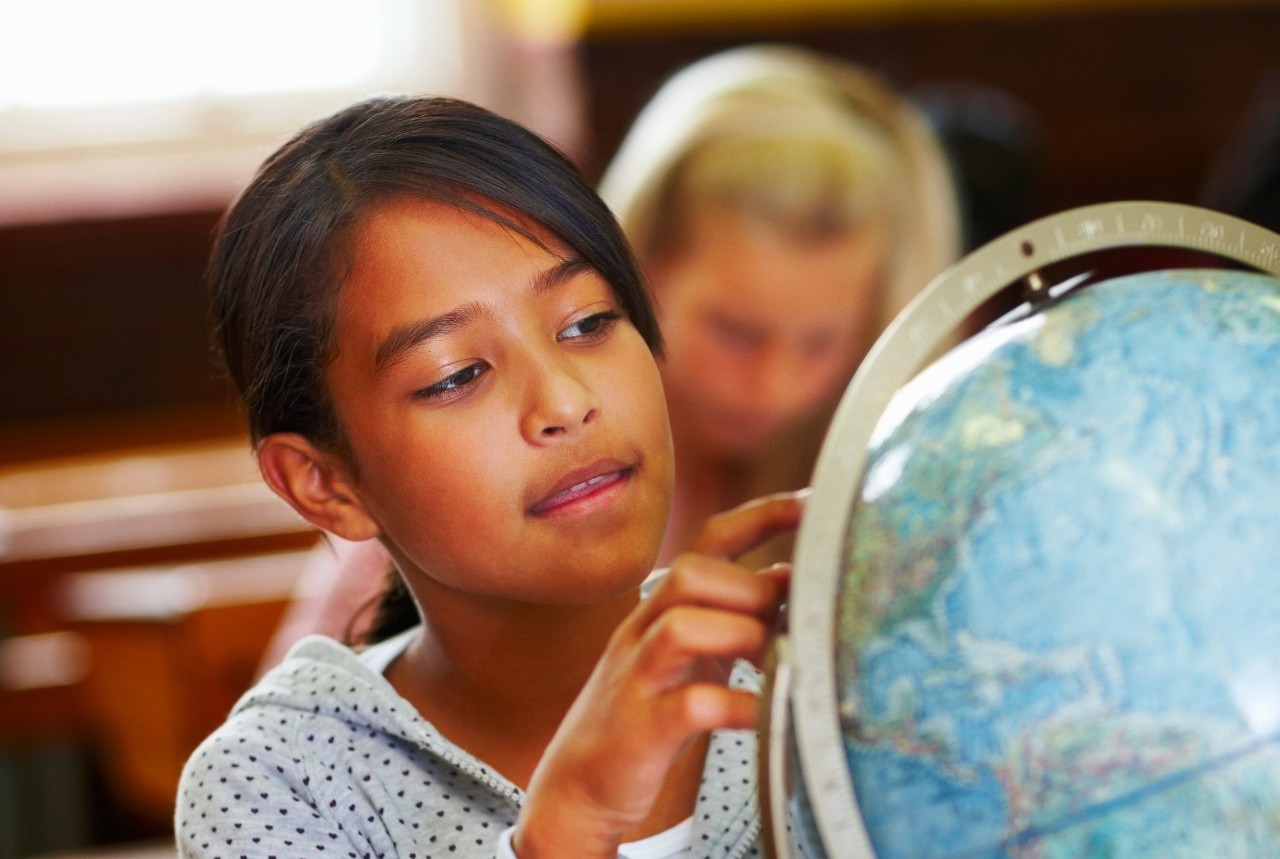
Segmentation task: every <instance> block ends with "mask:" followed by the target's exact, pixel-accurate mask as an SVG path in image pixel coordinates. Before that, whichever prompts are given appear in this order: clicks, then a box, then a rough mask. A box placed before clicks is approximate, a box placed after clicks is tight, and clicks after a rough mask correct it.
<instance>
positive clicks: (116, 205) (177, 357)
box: [0, 0, 1280, 859]
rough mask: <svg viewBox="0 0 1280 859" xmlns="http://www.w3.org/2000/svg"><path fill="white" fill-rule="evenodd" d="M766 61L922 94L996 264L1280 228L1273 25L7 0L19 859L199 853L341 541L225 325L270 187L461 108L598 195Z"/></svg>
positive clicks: (1263, 11) (1171, 2) (2, 85)
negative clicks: (329, 116) (244, 242)
mask: <svg viewBox="0 0 1280 859" xmlns="http://www.w3.org/2000/svg"><path fill="white" fill-rule="evenodd" d="M760 41H785V42H794V43H798V44H803V45H807V46H809V47H813V48H817V49H820V50H823V51H826V52H829V53H831V54H835V55H838V56H843V57H847V58H849V59H852V60H855V61H857V62H859V63H862V64H863V65H865V66H867V67H869V68H871V69H873V70H875V71H877V72H879V73H880V74H882V75H883V76H884V77H885V78H886V79H887V80H888V81H889V82H890V83H892V84H894V85H896V86H897V87H898V88H900V89H902V90H903V91H905V92H908V93H909V94H911V95H912V97H913V98H915V99H916V100H917V101H918V103H919V104H920V105H921V106H922V107H923V108H924V109H925V111H926V113H927V114H928V116H929V117H930V118H931V119H932V120H933V121H934V122H935V124H936V127H937V128H938V130H939V133H940V134H941V136H942V139H943V141H944V143H945V144H946V145H947V148H948V152H949V154H950V156H951V158H952V163H953V166H954V167H955V169H956V176H957V183H958V185H959V188H960V191H961V197H962V199H963V201H964V202H965V203H966V210H965V228H966V236H965V241H966V244H967V245H968V246H969V247H973V246H976V245H978V244H980V243H982V242H983V241H985V240H987V239H990V238H994V237H995V236H996V235H998V234H1000V233H1001V232H1003V231H1004V230H1006V229H1009V228H1012V227H1014V226H1016V225H1018V224H1019V223H1023V222H1025V221H1026V220H1029V219H1031V218H1034V217H1038V216H1041V215H1046V214H1050V213H1053V212H1057V211H1060V210H1062V209H1065V208H1069V207H1073V206H1077V205H1083V204H1088V203H1096V202H1103V201H1108V200H1119V199H1153V200H1167V201H1175V202H1185V203H1200V204H1207V205H1211V206H1214V207H1216V208H1222V209H1225V210H1228V211H1235V212H1236V213H1237V214H1243V215H1245V216H1247V217H1251V218H1252V219H1255V220H1259V221H1265V220H1266V218H1268V217H1270V216H1271V215H1270V214H1269V213H1270V212H1271V211H1272V210H1273V209H1274V207H1275V200H1276V193H1275V191H1274V187H1275V182H1276V180H1275V174H1276V170H1275V167H1274V163H1275V162H1276V161H1277V158H1278V157H1280V151H1277V147H1276V146H1275V145H1273V144H1274V143H1275V141H1276V139H1277V138H1276V137H1275V136H1274V135H1275V128H1276V127H1277V126H1278V125H1280V123H1277V121H1276V117H1277V116H1280V112H1277V110H1276V104H1277V101H1278V100H1280V53H1277V51H1276V47H1275V46H1276V44H1277V43H1278V42H1280V4H1276V3H1274V2H1261V0H1259V2H1243V0H1236V1H1235V2H1228V0H305V2H304V0H219V2H217V3H202V2H196V0H113V2H111V3H103V2H100V0H44V2H39V3H36V2H20V0H0V859H3V857H14V856H33V855H49V854H67V853H71V852H76V853H78V852H81V851H94V852H109V853H115V852H118V851H121V850H126V849H127V850H133V851H141V852H146V853H148V854H150V853H154V854H155V855H159V856H163V855H166V854H171V853H172V848H171V847H169V846H168V839H169V837H170V829H169V827H170V817H171V812H172V798H173V793H174V790H175V787H176V781H177V776H178V771H179V769H180V768H181V765H182V762H183V760H184V759H185V758H186V756H187V755H188V754H189V753H190V751H191V750H192V749H193V748H194V746H195V744H196V743H198V742H199V740H200V739H201V738H202V737H203V736H204V735H205V734H207V733H208V732H209V731H210V730H212V729H213V728H214V727H215V726H216V725H217V724H218V723H219V722H220V721H221V719H222V718H223V716H224V715H225V714H226V712H227V710H228V708H229V707H230V706H231V704H232V703H233V702H234V701H235V699H236V697H237V696H238V695H239V694H240V693H241V692H242V691H243V690H244V689H245V688H246V687H247V685H248V684H249V683H250V682H251V680H252V678H253V676H254V672H255V670H256V666H257V662H258V659H259V657H260V655H261V652H262V649H263V647H264V646H265V644H266V642H267V639H268V638H269V636H270V634H271V632H272V629H273V627H274V625H275V623H276V621H277V619H278V618H279V616H280V613H281V611H282V609H283V607H284V605H285V603H286V601H287V599H288V597H289V594H290V591H291V589H292V588H293V585H294V582H295V580H296V579H297V576H298V573H299V572H300V569H301V566H302V564H301V558H302V556H303V555H304V554H305V553H306V551H307V550H308V549H309V548H310V547H311V546H313V545H314V543H315V540H316V536H315V535H314V534H313V533H312V532H311V531H310V530H309V529H307V528H306V527H304V526H303V524H302V523H301V522H300V521H299V520H298V519H297V518H296V517H295V516H293V514H292V513H291V512H290V511H288V510H287V509H286V508H285V507H284V506H283V504H282V503H280V502H278V501H277V500H276V499H275V498H274V497H273V496H271V495H270V494H269V493H268V492H267V490H266V489H265V488H264V487H263V486H261V485H260V482H259V481H258V479H257V475H256V471H255V467H254V464H253V462H252V460H251V458H250V457H249V454H248V450H247V446H246V444H245V442H244V441H243V440H242V434H241V425H240V419H239V416H238V415H237V412H236V409H235V406H234V403H233V400H232V398H231V395H230V390H229V386H228V385H227V384H226V382H225V381H224V380H223V379H222V378H220V376H219V375H218V373H217V370H216V366H215V363H214V361H213V358H212V354H211V351H210V347H209V339H208V337H207V335H206V330H205V327H206V326H205V315H204V314H205V310H204V308H205V294H204V287H203V283H202V269H203V266H204V263H205V258H206V256H207V253H208V248H209V243H210V236H211V233H212V230H213V228H214V225H215V223H216V221H217V218H218V216H219V214H220V212H221V211H222V209H223V208H224V207H225V206H226V204H227V203H228V201H229V200H230V198H231V197H232V195H233V194H234V193H235V191H236V190H237V189H238V188H239V187H240V185H241V184H243V183H244V182H245V181H246V179H247V177H248V176H249V175H250V173H251V172H252V170H253V169H254V167H255V166H256V165H257V163H258V162H259V161H261V160H262V158H263V157H265V155H267V154H268V153H269V152H270V151H271V150H272V149H273V148H274V147H275V146H276V145H277V144H278V143H280V142H281V141H282V140H283V139H284V138H285V137H287V136H288V135H289V134H290V133H291V132H293V131H294V130H296V129H297V128H298V126H299V125H301V124H302V123H304V122H306V121H308V120H310V119H313V118H316V117H318V116H320V115H322V114H324V113H327V112H329V111H330V110H333V109H335V108H337V107H339V106H341V105H343V104H345V103H347V102H349V101H351V100H353V99H355V98H357V97H359V96H361V95H365V94H368V93H372V92H379V91H403V92H437V93H446V94H451V95H457V96H461V97H464V98H469V99H471V100H473V101H477V102H479V103H481V104H484V105H486V106H489V107H491V108H493V109H495V110H497V111H499V112H502V113H505V114H507V115H509V116H511V117H513V118H516V119H519V120H521V121H523V122H525V123H526V124H528V125H530V126H531V127H532V128H534V129H535V130H537V131H539V132H540V133H542V134H544V135H545V136H547V137H548V138H549V139H551V140H552V141H553V142H555V143H556V144H557V145H559V146H560V147H561V148H563V149H564V150H565V151H566V152H567V153H568V154H570V156H571V157H573V158H574V159H575V160H576V161H577V162H578V163H579V165H580V166H581V167H582V169H583V171H584V172H585V173H586V174H587V176H588V178H590V179H592V180H595V179H596V178H598V176H599V174H600V171H601V170H602V169H603V167H604V165H605V164H606V163H607V162H608V159H609V157H610V156H611V155H612V154H613V151H614V149H615V148H616V147H617V145H618V143H619V141H620V140H621V138H622V136H623V134H624V132H625V130H626V128H627V126H628V125H629V123H630V121H631V120H632V118H633V117H634V116H635V114H636V112H637V111H638V110H639V109H640V107H641V106H642V105H643V104H644V103H645V101H646V100H647V99H648V97H649V96H650V95H651V94H652V93H653V92H654V91H655V90H656V88H657V87H658V85H659V84H660V83H661V82H662V81H663V79H664V78H665V77H666V76H667V75H669V74H670V73H671V72H673V71H674V70H675V69H677V68H679V67H680V66H682V65H684V64H686V63H688V62H690V61H692V60H694V59H697V58H699V57H701V56H703V55H706V54H708V53H711V52H714V51H716V50H719V49H722V48H726V47H730V46H732V45H736V44H744V43H751V42H760ZM1269 135H1271V136H1269ZM1268 170H1269V171H1270V172H1269V173H1268V172H1267V171H1268ZM1268 176H1270V179H1269V180H1268V179H1267V177H1268ZM1266 181H1270V182H1271V186H1270V187H1271V190H1270V191H1269V192H1266V193H1269V195H1270V196H1265V194H1264V192H1263V191H1259V187H1260V186H1262V185H1265V182H1266ZM1268 207H1269V208H1268ZM1268 225H1269V226H1272V227H1273V228H1275V227H1276V226H1277V225H1276V224H1275V223H1270V224H1268ZM137 844H143V845H153V846H150V847H144V848H135V847H134V845H137Z"/></svg>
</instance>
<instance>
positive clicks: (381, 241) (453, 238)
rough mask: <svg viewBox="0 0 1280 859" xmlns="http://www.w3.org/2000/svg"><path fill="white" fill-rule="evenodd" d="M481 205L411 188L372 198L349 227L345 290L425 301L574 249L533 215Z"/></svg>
mask: <svg viewBox="0 0 1280 859" xmlns="http://www.w3.org/2000/svg"><path fill="white" fill-rule="evenodd" d="M479 209H480V210H475V211H473V210H471V209H465V208H460V207H458V206H455V205H451V204H448V203H443V202H439V201H436V200H430V199H426V198H421V197H412V196H400V197H393V198H391V199H389V200H386V201H383V202H381V203H378V204H376V205H374V206H373V207H371V208H370V209H369V210H368V211H367V212H365V214H364V215H363V217H361V219H360V220H359V222H357V223H356V224H355V226H354V227H353V228H352V230H351V233H350V237H349V243H348V247H349V256H348V269H347V273H346V277H345V278H344V280H343V290H342V292H343V294H344V297H345V298H347V299H348V300H351V299H353V298H359V297H360V294H368V293H370V292H380V293H383V294H384V295H383V297H384V298H390V297H393V294H395V293H404V294H406V295H411V296H413V298H414V299H415V300H416V301H422V300H424V299H428V298H430V297H431V295H432V294H435V293H448V292H450V291H452V290H454V289H456V288H459V287H462V286H465V285H466V284H472V285H474V286H479V285H481V284H491V285H492V282H493V280H494V279H499V280H503V281H505V280H506V279H508V278H510V277H515V276H518V275H519V274H520V273H522V272H524V271H528V270H532V269H535V268H536V267H537V266H538V265H541V264H545V263H546V262H547V261H548V260H560V259H564V258H566V257H568V256H570V255H571V253H570V251H569V249H568V247H566V246H565V244H564V243H563V242H561V241H559V240H558V239H557V238H556V237H555V236H553V235H552V234H551V233H550V232H549V231H548V230H547V229H546V228H544V227H542V226H541V225H539V224H537V223H535V222H533V221H531V220H530V219H529V218H527V217H525V216H523V215H520V214H519V213H516V212H513V211H509V210H505V209H504V208H502V207H499V206H496V205H484V204H479ZM504 221H505V223H504ZM460 280H461V281H462V282H461V283H459V281H460ZM442 298H444V299H445V300H447V298H448V297H447V295H442Z"/></svg>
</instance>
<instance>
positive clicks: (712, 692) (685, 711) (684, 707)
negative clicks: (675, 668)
mask: <svg viewBox="0 0 1280 859" xmlns="http://www.w3.org/2000/svg"><path fill="white" fill-rule="evenodd" d="M656 709H657V712H656V715H657V717H658V718H659V719H660V720H661V722H660V723H659V724H665V725H667V726H679V727H678V728H677V730H676V731H675V732H674V733H675V736H673V740H675V739H677V738H679V737H680V736H681V735H683V736H684V737H686V738H687V737H692V736H693V735H696V734H698V733H701V732H703V731H718V730H733V729H740V728H746V729H750V728H755V727H756V726H757V722H756V720H757V717H758V715H759V712H760V699H759V698H758V697H757V696H756V694H755V693H753V692H749V691H747V690H745V689H730V688H727V687H724V686H718V685H715V684H710V683H697V684H691V685H689V686H685V687H683V688H681V689H678V690H676V691H674V692H671V693H669V694H667V695H665V696H663V698H662V700H661V701H660V702H659V704H658V707H657V708H656Z"/></svg>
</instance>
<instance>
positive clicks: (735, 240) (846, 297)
mask: <svg viewBox="0 0 1280 859" xmlns="http://www.w3.org/2000/svg"><path fill="white" fill-rule="evenodd" d="M887 248H888V245H887V235H886V232H885V230H884V229H883V228H882V227H881V226H880V225H878V224H875V223H871V222H868V223H867V224H866V226H864V227H862V228H859V229H856V230H852V231H849V232H846V233H841V234H838V235H835V236H832V237H829V238H824V239H822V240H820V241H812V240H806V239H801V238H797V237H795V236H793V235H791V234H789V233H788V232H786V231H785V230H779V229H775V228H771V227H770V226H768V225H767V224H762V223H759V222H753V221H750V220H741V219H737V218H705V219H698V223H697V224H696V225H694V226H693V229H692V230H691V233H690V241H689V242H688V243H687V244H686V245H685V246H684V248H683V250H682V251H681V252H680V253H678V254H677V255H676V256H675V258H673V259H672V260H670V261H669V262H670V263H671V264H670V265H668V266H666V267H665V269H664V270H665V271H666V273H667V274H668V275H669V277H667V278H660V280H662V282H661V283H659V284H658V285H659V288H660V289H662V290H663V291H664V297H665V298H667V299H674V300H676V301H679V302H684V301H688V302H690V303H691V304H704V305H705V304H715V305H721V306H723V307H725V308H726V309H728V308H734V309H735V312H736V313H739V314H750V313H752V312H753V311H754V312H756V313H758V314H761V315H763V316H766V317H769V318H773V319H778V320H781V319H795V318H796V317H812V318H813V319H814V320H815V321H816V320H819V319H822V318H824V317H825V318H828V319H830V318H831V317H833V316H836V317H838V316H839V315H841V314H844V313H848V312H851V311H852V310H853V309H854V308H859V307H862V306H865V304H866V303H867V302H868V301H871V300H873V298H874V294H875V293H876V292H877V290H878V289H879V288H880V275H881V273H882V272H883V267H884V263H885V261H886V256H887ZM676 291H678V292H679V293H683V294H682V295H673V294H672V293H673V292H676Z"/></svg>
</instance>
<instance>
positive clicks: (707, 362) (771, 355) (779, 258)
mask: <svg viewBox="0 0 1280 859" xmlns="http://www.w3.org/2000/svg"><path fill="white" fill-rule="evenodd" d="M885 248H886V237H885V235H884V231H883V229H881V228H879V227H875V226H867V227H865V228H863V229H861V230H859V231H855V232H853V233H851V234H847V235H844V236H839V237H834V238H832V239H829V240H826V241H822V242H813V241H804V240H800V239H797V238H794V237H791V236H789V235H787V234H785V233H783V232H781V231H778V230H776V229H771V228H768V227H762V226H760V225H756V224H752V223H751V222H749V221H745V220H740V219H737V218H732V217H714V216H710V215H705V216H702V217H699V218H695V219H694V220H693V222H692V223H691V224H690V235H689V237H688V241H687V242H686V243H685V245H684V247H683V248H682V249H681V250H680V251H678V252H676V253H675V254H673V255H672V257H671V258H668V259H666V260H660V261H659V262H658V264H657V265H656V266H654V268H653V272H652V273H653V281H654V291H655V293H656V295H657V297H658V311H659V315H660V319H661V322H662V332H663V337H664V339H665V343H666V348H665V352H666V358H665V362H664V366H663V380H664V382H665V384H666V388H667V398H668V402H669V404H670V407H671V413H672V415H673V419H674V420H675V422H676V425H677V427H678V428H679V429H680V433H681V444H684V443H686V440H687V441H689V442H691V443H692V444H694V445H696V446H698V448H699V449H700V450H701V451H702V452H704V453H706V454H710V455H724V456H750V455H753V454H756V453H759V452H761V451H762V450H764V449H766V448H767V447H768V446H769V445H770V444H771V443H772V442H774V441H776V440H777V439H778V437H779V435H780V434H782V433H784V432H786V431H787V430H789V429H792V428H794V427H796V426H797V425H798V424H801V423H803V422H805V421H807V420H808V419H810V418H811V417H813V416H814V415H815V414H816V413H817V411H818V410H819V409H820V408H822V407H824V406H826V405H827V404H829V403H830V402H831V401H832V399H833V398H834V397H835V396H836V395H837V394H838V393H839V391H840V390H841V389H842V388H843V386H844V385H845V384H846V383H847V381H848V379H849V375H850V374H851V373H852V371H853V369H854V366H855V364H856V363H857V362H858V361H859V360H860V359H861V357H862V355H863V354H864V353H865V352H866V350H867V348H868V347H869V346H870V344H871V340H872V338H873V335H874V325H875V322H874V319H875V315H876V312H877V309H878V302H877V290H878V285H879V278H880V275H881V271H882V261H883V259H884V256H885Z"/></svg>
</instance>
